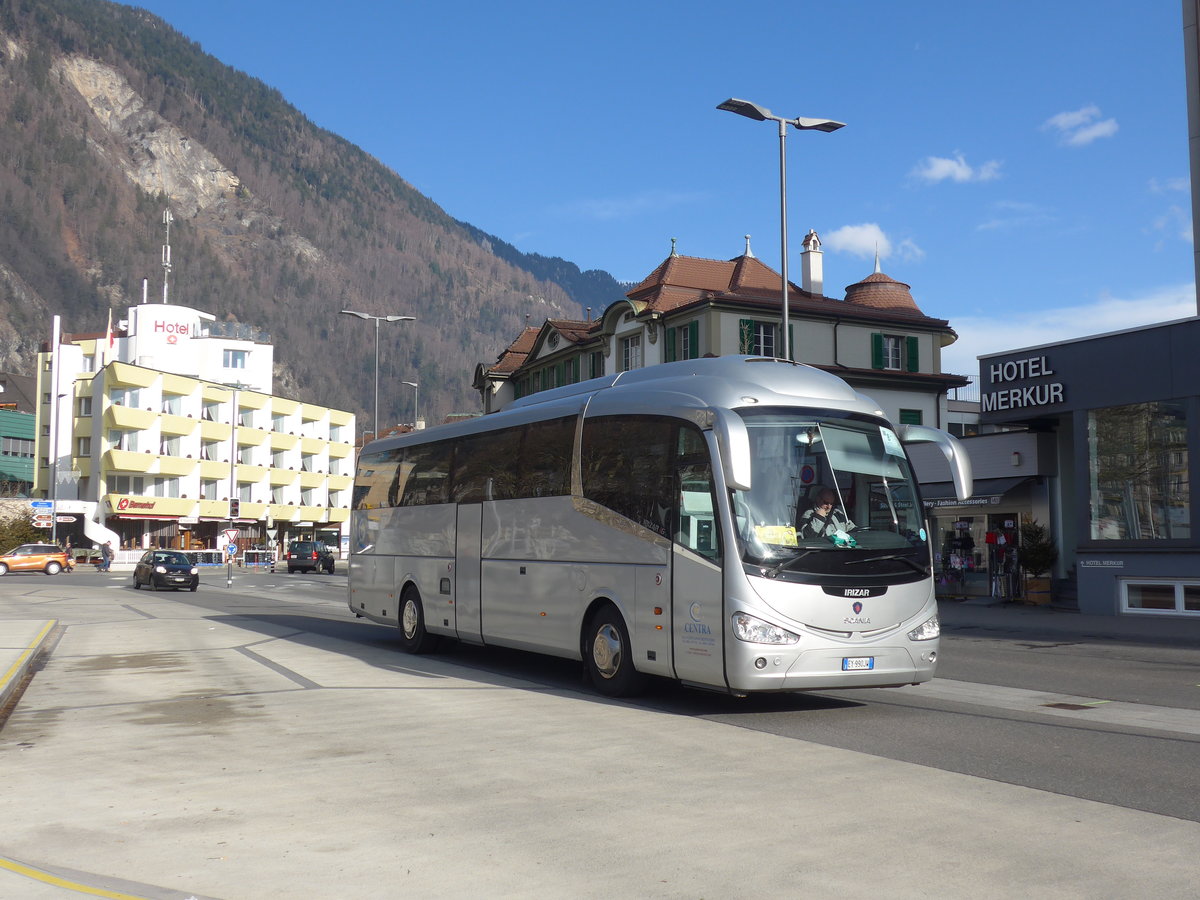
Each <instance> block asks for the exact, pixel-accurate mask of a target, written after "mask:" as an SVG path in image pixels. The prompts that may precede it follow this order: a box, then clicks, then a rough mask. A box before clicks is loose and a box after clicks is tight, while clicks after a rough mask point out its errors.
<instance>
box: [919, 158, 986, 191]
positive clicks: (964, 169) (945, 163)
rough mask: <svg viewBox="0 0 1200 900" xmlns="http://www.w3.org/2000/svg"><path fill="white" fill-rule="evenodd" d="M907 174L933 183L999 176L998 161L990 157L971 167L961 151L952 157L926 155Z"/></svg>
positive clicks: (980, 179)
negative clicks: (982, 162)
mask: <svg viewBox="0 0 1200 900" xmlns="http://www.w3.org/2000/svg"><path fill="white" fill-rule="evenodd" d="M909 174H910V175H912V176H913V177H914V178H919V179H921V180H922V181H928V182H930V183H933V184H936V183H937V182H939V181H955V182H959V183H962V182H966V181H994V180H995V179H997V178H999V177H1000V161H999V160H997V159H990V160H988V161H987V162H985V163H984V164H983V165H981V166H979V167H978V168H972V167H971V166H970V165H968V164H967V161H966V159H964V158H963V155H962V154H961V153H959V154H956V155H955V157H954V158H953V159H950V158H948V157H944V156H927V157H925V159H923V160H921V162H919V163H918V164H917V165H916V166H915V167H913V170H912V172H910V173H909Z"/></svg>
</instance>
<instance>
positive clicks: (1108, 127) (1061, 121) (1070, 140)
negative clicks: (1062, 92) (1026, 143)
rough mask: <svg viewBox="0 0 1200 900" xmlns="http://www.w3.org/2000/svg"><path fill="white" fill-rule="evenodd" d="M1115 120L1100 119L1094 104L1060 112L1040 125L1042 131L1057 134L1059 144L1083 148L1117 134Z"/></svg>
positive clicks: (1097, 108) (1098, 111)
mask: <svg viewBox="0 0 1200 900" xmlns="http://www.w3.org/2000/svg"><path fill="white" fill-rule="evenodd" d="M1118 128H1119V126H1118V125H1117V120H1116V119H1100V107H1098V106H1096V105H1095V104H1091V105H1089V106H1085V107H1083V108H1082V109H1076V110H1072V111H1070V112H1060V113H1058V114H1057V115H1053V116H1051V117H1050V118H1049V119H1047V120H1046V121H1045V122H1043V123H1042V129H1043V130H1046V131H1053V132H1056V133H1057V134H1058V140H1059V143H1060V144H1065V145H1066V146H1068V147H1084V146H1086V145H1088V144H1090V143H1092V142H1093V141H1097V140H1099V139H1100V138H1106V137H1112V136H1113V135H1114V134H1116V133H1117V129H1118Z"/></svg>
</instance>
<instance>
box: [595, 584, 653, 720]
mask: <svg viewBox="0 0 1200 900" xmlns="http://www.w3.org/2000/svg"><path fill="white" fill-rule="evenodd" d="M584 638H585V640H584V655H583V658H584V663H585V665H586V666H587V671H588V677H589V678H590V679H591V682H592V686H593V687H595V688H596V690H598V691H599V692H600V693H602V694H604V695H606V696H609V697H632V696H634V695H635V694H639V693H641V692H642V691H643V690H645V688H646V676H645V675H643V674H642V673H641V672H639V671H637V670H636V669H635V668H634V667H633V649H632V647H631V646H630V643H629V629H627V628H626V627H625V620H624V619H623V618H622V617H621V613H620V612H619V611H618V610H617V608H616V607H615V606H611V605H606V606H602V607H601V608H600V609H598V610H596V612H595V613H593V614H592V617H591V619H590V620H589V621H588V627H587V632H586V634H585V635H584Z"/></svg>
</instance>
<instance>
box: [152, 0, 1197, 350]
mask: <svg viewBox="0 0 1200 900" xmlns="http://www.w3.org/2000/svg"><path fill="white" fill-rule="evenodd" d="M137 5H140V6H142V7H144V8H146V9H148V10H150V11H151V12H153V13H155V14H156V15H159V16H161V17H162V18H163V19H165V20H166V21H167V22H168V23H170V24H171V25H172V26H174V27H175V28H177V29H178V30H179V31H181V32H182V33H183V34H185V35H187V36H188V37H189V38H191V39H193V40H195V41H197V42H198V43H199V44H200V45H201V46H202V47H203V48H204V49H205V50H206V51H207V52H209V53H211V54H213V55H214V56H216V57H217V58H219V59H221V60H222V61H223V62H225V63H228V64H229V65H232V66H234V67H235V68H238V69H241V70H242V71H244V72H247V73H248V74H250V75H253V76H255V77H257V78H260V79H262V80H263V81H264V82H266V83H267V84H269V85H271V86H272V87H275V88H278V89H279V90H280V91H281V92H282V94H283V95H284V97H285V98H286V99H287V100H288V101H289V102H290V103H292V104H293V105H295V106H296V107H297V108H299V109H300V110H301V111H302V112H303V113H304V114H305V115H307V116H308V117H309V118H310V119H311V120H312V121H314V122H315V123H317V124H318V125H320V126H322V127H324V128H327V129H329V130H330V131H333V132H336V133H338V134H340V135H342V136H343V137H345V138H347V139H348V140H350V141H352V142H354V143H355V144H358V145H359V146H360V147H362V148H363V149H364V150H366V151H367V152H368V153H370V154H372V155H373V156H375V157H376V158H378V159H379V160H380V161H382V162H383V163H384V164H386V165H387V166H389V167H390V168H392V169H393V170H395V171H396V172H397V173H398V174H399V175H401V176H402V177H403V178H405V179H406V180H407V181H409V182H410V183H411V184H413V185H414V186H415V187H416V188H417V189H418V190H420V191H421V192H423V193H424V194H426V195H427V196H429V197H430V198H431V199H433V200H434V201H435V202H436V203H438V204H439V205H440V206H442V208H444V209H445V210H446V211H447V212H448V213H449V214H450V215H452V216H454V217H455V218H458V219H462V220H465V221H468V222H470V223H471V224H473V225H475V226H477V227H479V228H482V229H484V230H485V231H488V232H491V233H492V234H495V235H497V236H499V237H501V238H503V239H505V240H507V241H509V242H510V243H512V244H514V245H516V246H517V247H518V248H520V249H521V250H524V251H527V252H537V253H542V254H546V255H549V256H561V257H563V258H565V259H568V260H570V261H572V262H574V263H576V264H578V265H579V266H580V267H581V268H583V269H589V268H596V269H604V270H607V271H608V272H611V273H612V274H613V275H614V276H615V277H617V278H618V279H621V280H628V281H636V280H640V279H641V278H642V277H644V276H645V275H646V274H648V273H649V272H650V271H651V270H652V269H653V268H654V267H655V266H656V265H657V264H658V263H659V262H661V261H662V260H663V258H665V257H666V255H667V254H668V253H669V252H670V248H671V238H677V239H678V249H679V252H680V253H682V254H686V255H689V256H700V257H708V258H713V259H729V258H732V257H734V256H737V255H738V254H740V253H741V252H742V249H743V247H744V243H745V242H744V239H743V235H745V234H750V235H751V236H752V247H753V250H754V253H755V255H757V256H759V257H760V258H761V259H762V260H763V261H764V262H766V263H767V264H768V265H770V266H772V267H773V268H776V269H778V267H779V255H780V249H779V159H778V148H779V142H778V137H777V131H776V126H775V125H774V123H770V122H753V121H751V120H749V119H745V118H742V117H740V116H736V115H733V114H731V113H728V112H722V111H718V110H717V109H716V106H717V104H718V103H720V102H721V101H723V100H725V99H726V98H728V97H741V98H745V99H749V100H752V101H755V102H757V103H759V104H761V105H763V106H766V107H769V108H770V109H771V110H772V111H774V112H775V113H776V114H779V115H783V116H788V117H793V116H807V117H817V118H830V119H836V120H839V121H842V122H845V123H847V125H846V127H845V128H843V129H841V130H840V131H837V132H834V133H832V134H824V133H819V132H804V133H801V132H797V131H795V130H794V129H789V135H788V138H787V153H788V201H789V203H788V206H789V212H788V230H789V237H790V245H791V253H790V257H791V262H790V266H791V270H790V273H789V274H791V275H792V276H793V279H792V280H793V281H797V280H798V279H799V255H798V251H799V242H800V239H801V238H802V237H803V235H804V234H805V232H806V231H807V230H808V229H809V228H815V229H816V230H817V232H818V234H819V235H820V236H821V238H822V240H823V242H824V250H825V259H824V262H825V288H826V294H828V295H830V296H834V297H841V296H843V289H844V286H845V285H848V284H851V283H853V282H856V281H859V280H860V279H862V278H863V277H865V276H867V275H868V274H870V273H871V272H872V271H873V267H874V254H875V250H876V247H878V250H879V254H880V257H881V268H882V270H883V271H884V272H886V273H887V274H888V275H890V276H892V277H893V278H896V279H898V280H900V281H903V282H906V283H908V284H910V285H911V286H912V292H913V296H914V298H915V299H916V301H917V304H918V305H919V306H920V307H921V309H922V311H923V312H925V313H926V314H927V315H930V316H936V317H939V318H945V319H948V320H949V321H950V323H951V325H952V326H953V327H954V328H955V329H956V330H957V331H958V333H959V335H960V340H959V341H958V342H957V343H956V344H955V345H953V346H952V347H950V348H947V350H946V351H945V357H944V365H943V367H944V368H945V369H946V370H947V371H953V372H959V373H962V374H974V373H976V372H977V370H978V369H977V364H976V363H975V356H976V355H978V354H981V353H990V352H995V351H1000V350H1008V349H1015V348H1018V347H1023V346H1029V345H1032V344H1039V343H1047V342H1051V341H1054V340H1057V339H1061V338H1068V337H1077V336H1081V335H1084V334H1093V333H1099V332H1104V331H1110V330H1116V329H1120V328H1126V327H1132V326H1135V325H1141V324H1146V323H1148V322H1155V321H1163V320H1167V319H1173V318H1179V317H1181V316H1187V315H1194V314H1195V313H1196V297H1195V288H1194V283H1193V282H1194V273H1193V255H1192V233H1191V231H1192V229H1191V204H1190V193H1189V190H1190V189H1189V173H1188V157H1187V150H1188V143H1187V139H1188V134H1187V104H1186V94H1185V86H1184V75H1183V66H1184V61H1183V35H1182V14H1181V4H1180V3H1179V0H1140V2H1137V3H1131V2H1129V0H1121V2H1118V0H1053V2H1046V0H1040V2H1034V0H1009V2H1004V3H998V2H990V3H989V2H963V0H912V2H908V3H898V2H892V0H843V2H839V3H828V4H821V5H817V4H806V3H797V2H795V0H788V2H755V0H749V2H742V3H740V4H727V3H722V4H716V3H713V2H709V0H691V2H676V0H658V2H655V3H647V2H644V0H643V2H637V3H633V2H626V0H609V2H606V3H601V4H589V5H578V4H572V3H563V2H561V0H558V2H550V0H513V2H507V3H497V2H495V0H486V2H479V0H463V2H458V3H455V4H442V3H433V2H423V3H414V2H403V0H402V2H396V3H386V4H385V3H376V2H366V0H342V2H339V3H336V4H331V3H328V2H320V3H318V2H311V0H289V2H286V3H285V2H280V0H205V2H203V3H199V2H195V0H145V2H142V3H140V4H137Z"/></svg>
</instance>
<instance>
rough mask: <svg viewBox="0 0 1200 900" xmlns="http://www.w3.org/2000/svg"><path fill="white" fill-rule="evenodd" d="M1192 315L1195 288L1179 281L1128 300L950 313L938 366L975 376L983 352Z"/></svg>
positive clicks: (948, 370) (1193, 313)
mask: <svg viewBox="0 0 1200 900" xmlns="http://www.w3.org/2000/svg"><path fill="white" fill-rule="evenodd" d="M1194 315H1196V288H1195V286H1194V285H1191V284H1182V285H1177V286H1173V287H1164V288H1160V289H1158V290H1157V291H1154V292H1151V293H1147V294H1146V295H1144V296H1142V297H1137V298H1134V299H1132V300H1121V299H1117V298H1114V297H1109V298H1105V299H1102V300H1100V301H1098V302H1096V303H1093V304H1090V305H1087V306H1063V307H1058V308H1056V309H1041V310H1028V311H1020V310H1011V309H1010V310H1006V311H1003V312H1002V313H999V314H997V315H996V316H953V317H951V319H950V325H951V326H952V327H953V328H954V330H955V331H957V332H958V340H957V341H955V342H954V343H953V344H951V345H950V346H949V347H946V348H945V349H944V350H942V371H943V372H952V373H954V374H956V375H976V374H978V372H979V362H978V360H976V357H977V356H981V355H983V354H985V353H1002V352H1004V351H1007V350H1019V349H1021V348H1022V347H1034V346H1038V345H1041V344H1052V343H1055V342H1056V341H1065V340H1070V339H1071V338H1079V337H1087V336H1088V335H1094V334H1104V333H1105V332H1109V331H1121V330H1122V329H1126V328H1135V327H1138V326H1140V325H1150V324H1152V323H1154V322H1169V321H1171V320H1172V319H1182V318H1186V317H1188V316H1194Z"/></svg>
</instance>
